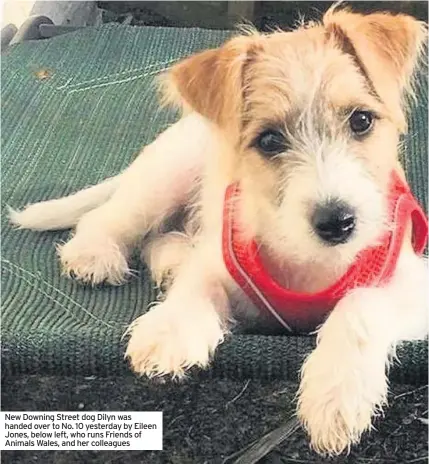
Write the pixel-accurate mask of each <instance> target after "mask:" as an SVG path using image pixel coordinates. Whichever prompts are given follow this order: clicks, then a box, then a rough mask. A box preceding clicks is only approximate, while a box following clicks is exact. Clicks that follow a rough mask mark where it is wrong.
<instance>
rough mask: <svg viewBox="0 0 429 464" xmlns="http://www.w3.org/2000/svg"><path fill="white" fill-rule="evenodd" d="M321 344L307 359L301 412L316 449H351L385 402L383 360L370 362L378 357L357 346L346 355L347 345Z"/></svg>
mask: <svg viewBox="0 0 429 464" xmlns="http://www.w3.org/2000/svg"><path fill="white" fill-rule="evenodd" d="M321 348H322V347H318V348H316V350H315V351H314V352H313V353H312V354H311V355H310V356H309V357H308V358H307V360H306V362H305V363H304V366H303V369H302V379H301V385H300V389H299V393H298V395H299V397H298V417H299V419H300V420H301V423H302V425H303V426H304V428H305V429H306V430H307V432H308V433H309V435H310V440H311V446H312V447H313V449H314V450H315V451H317V452H318V453H320V454H322V455H330V456H332V455H338V454H340V453H342V452H343V451H345V450H346V451H349V449H350V446H351V445H352V444H355V443H357V442H359V440H360V438H361V435H362V433H363V432H365V431H366V430H369V429H371V427H372V426H371V419H372V417H373V416H374V415H375V414H377V413H378V412H380V411H381V408H382V406H383V405H384V404H385V403H386V396H387V381H386V377H385V372H384V364H383V363H381V365H380V366H375V365H372V366H369V365H368V364H371V363H373V362H374V360H371V359H370V358H369V359H368V358H366V359H365V357H362V358H361V357H360V356H359V350H358V349H357V350H356V353H355V354H356V356H355V357H353V356H352V357H348V356H347V355H345V356H341V354H340V355H338V353H342V354H345V353H344V351H342V350H344V349H345V347H344V346H343V347H341V346H338V347H337V348H336V350H337V353H336V354H337V355H335V354H334V353H333V352H329V351H325V350H324V349H321ZM346 351H347V350H346ZM365 363H367V364H365ZM374 364H375V363H374Z"/></svg>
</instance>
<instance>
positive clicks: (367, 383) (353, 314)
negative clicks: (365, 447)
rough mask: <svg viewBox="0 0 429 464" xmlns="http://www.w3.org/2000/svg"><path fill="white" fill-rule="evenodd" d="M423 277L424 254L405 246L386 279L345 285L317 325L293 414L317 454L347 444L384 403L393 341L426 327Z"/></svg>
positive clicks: (331, 452) (419, 334)
mask: <svg viewBox="0 0 429 464" xmlns="http://www.w3.org/2000/svg"><path fill="white" fill-rule="evenodd" d="M427 278H428V272H427V263H426V261H425V260H424V259H423V258H419V257H417V256H416V255H415V254H414V253H413V252H412V251H407V252H404V253H402V255H401V257H400V261H399V264H398V268H397V270H396V272H395V274H394V276H393V278H392V280H391V282H390V283H389V284H388V285H386V286H385V287H380V288H362V289H357V290H355V291H353V292H351V293H350V294H349V295H347V296H346V297H345V298H343V299H342V300H341V301H340V302H339V303H338V305H337V307H336V308H335V309H334V311H333V312H332V313H331V314H330V316H329V318H328V320H327V321H326V322H325V324H324V325H323V326H322V327H321V328H320V330H319V332H318V337H317V348H316V349H315V350H314V351H313V353H311V354H310V356H309V357H308V358H307V360H306V361H305V363H304V366H303V368H302V380H301V385H300V389H299V399H298V415H299V417H300V419H301V422H302V423H303V425H304V426H305V428H306V429H307V430H308V432H309V434H310V437H311V444H312V446H313V447H314V449H315V450H316V451H318V452H319V453H325V454H329V455H335V454H339V453H341V452H342V451H344V450H345V449H346V450H349V448H350V445H351V444H353V443H357V442H358V441H359V440H360V437H361V435H362V433H363V432H365V431H366V430H370V429H371V419H372V417H373V416H374V415H377V414H379V413H380V412H381V411H382V407H383V406H384V405H386V404H387V393H388V381H387V370H388V367H389V364H390V361H391V359H392V357H393V355H394V352H395V347H396V345H397V343H398V342H399V341H400V340H404V339H408V340H410V339H419V338H424V337H425V335H426V334H427V331H428V324H427V318H428V309H429V308H428V297H427V291H426V290H425V283H424V282H425V281H426V282H427Z"/></svg>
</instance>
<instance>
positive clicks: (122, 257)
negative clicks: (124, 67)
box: [59, 114, 213, 284]
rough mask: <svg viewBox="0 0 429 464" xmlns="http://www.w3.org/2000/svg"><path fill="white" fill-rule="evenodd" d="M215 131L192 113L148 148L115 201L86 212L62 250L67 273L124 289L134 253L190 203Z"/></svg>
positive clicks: (127, 173) (122, 182)
mask: <svg viewBox="0 0 429 464" xmlns="http://www.w3.org/2000/svg"><path fill="white" fill-rule="evenodd" d="M211 133H212V132H211V129H210V127H209V125H208V124H207V123H206V121H205V120H204V119H203V118H202V117H200V116H198V115H196V114H191V115H189V116H187V117H184V118H183V119H181V120H180V121H178V122H177V123H176V124H174V125H173V126H171V127H170V128H168V129H167V130H166V131H165V132H163V133H162V134H161V135H160V136H159V137H158V138H157V139H156V140H155V141H154V142H153V143H152V144H150V145H148V146H147V147H146V148H145V149H144V150H143V152H142V153H141V154H140V155H139V157H138V158H137V159H136V160H135V161H134V162H133V163H132V164H131V165H130V167H129V168H128V169H127V170H125V171H124V172H123V173H122V174H121V176H120V182H119V184H118V186H117V188H116V190H115V191H114V192H113V194H112V196H111V197H110V198H109V199H108V200H107V201H106V202H105V203H104V204H102V205H101V206H100V207H98V208H96V209H94V210H92V211H90V212H88V213H86V214H85V215H84V216H83V217H82V218H81V220H80V221H79V223H78V225H77V228H76V234H75V235H74V237H73V238H72V239H71V240H70V241H69V242H67V243H66V244H65V245H63V246H61V247H59V255H60V259H61V262H62V265H63V269H64V271H65V272H66V273H67V274H71V275H73V276H74V277H76V278H77V279H80V280H82V281H86V282H91V283H94V284H95V283H99V282H102V281H107V282H109V283H111V284H119V283H121V282H122V281H123V280H124V278H125V277H126V276H127V274H129V272H130V271H129V268H128V264H127V258H128V254H129V251H130V248H131V247H132V246H133V245H135V244H136V243H137V242H138V241H139V239H141V238H143V237H144V236H145V235H146V234H147V233H148V232H149V231H150V230H151V229H152V228H154V227H158V225H159V224H160V223H161V222H162V221H164V220H165V219H166V218H167V217H169V216H170V215H171V214H172V213H174V211H175V210H177V209H178V208H180V207H181V206H182V205H183V204H185V203H186V202H187V201H188V198H189V196H190V194H191V192H192V189H193V188H194V187H195V184H196V182H197V179H198V177H199V176H200V175H201V171H202V169H203V166H204V159H205V156H206V155H207V148H205V147H206V146H207V147H209V148H210V147H211V146H213V143H211V142H210V140H211V138H213V137H212V136H211Z"/></svg>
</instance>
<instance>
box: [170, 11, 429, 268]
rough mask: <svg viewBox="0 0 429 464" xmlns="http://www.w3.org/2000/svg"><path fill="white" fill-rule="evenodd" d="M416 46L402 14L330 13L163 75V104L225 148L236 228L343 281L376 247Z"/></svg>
mask: <svg viewBox="0 0 429 464" xmlns="http://www.w3.org/2000/svg"><path fill="white" fill-rule="evenodd" d="M425 37H426V32H425V27H424V26H423V25H422V23H420V22H419V21H417V20H415V19H413V18H411V17H409V16H406V15H401V14H398V15H392V14H387V13H386V14H384V13H377V14H370V15H361V14H356V13H351V12H349V11H346V10H338V9H331V10H330V11H328V13H326V14H325V16H324V18H323V21H322V23H320V24H311V25H307V26H302V27H300V28H298V29H297V30H295V31H293V32H275V33H272V34H268V35H261V34H257V33H253V34H251V35H248V36H242V37H237V38H234V39H232V40H230V41H229V42H227V43H226V44H225V45H224V46H222V47H221V48H218V49H215V50H209V51H205V52H202V53H200V54H197V55H195V56H192V57H190V58H188V59H186V60H184V61H183V62H181V63H179V64H178V65H176V66H175V67H173V68H172V70H171V71H170V75H169V78H170V79H169V82H170V93H169V95H170V97H171V96H172V97H173V99H176V100H179V101H180V102H181V104H182V105H184V107H185V108H188V109H191V110H193V111H197V112H199V113H200V114H202V115H203V116H205V117H206V118H207V119H209V120H210V121H212V122H214V123H215V124H216V125H217V126H218V127H220V128H221V130H222V132H223V133H224V134H225V135H226V136H227V138H228V140H229V143H230V144H231V145H232V146H233V147H234V150H233V153H234V156H233V158H234V159H230V158H231V156H230V155H228V159H225V160H222V162H224V163H229V164H230V165H231V166H232V167H233V168H232V172H233V173H234V179H231V181H233V180H238V181H240V183H241V187H242V191H243V203H244V207H243V210H244V213H243V214H244V216H243V221H245V227H246V230H247V231H248V232H249V234H251V235H252V236H255V237H257V239H258V240H259V241H260V243H261V244H262V245H263V246H265V247H266V248H268V249H269V250H271V252H272V253H273V254H275V255H277V256H278V257H280V256H281V257H283V258H287V260H288V262H294V263H297V264H299V265H300V266H304V267H306V266H305V265H308V264H314V263H319V264H323V263H325V264H326V266H327V267H330V268H332V267H333V265H334V264H336V266H334V267H336V268H337V269H338V270H339V272H342V271H343V270H344V268H345V266H348V265H349V264H350V263H351V262H352V261H353V259H354V258H355V256H356V254H357V253H358V252H359V251H360V250H362V249H364V248H366V247H368V246H370V245H372V244H375V243H376V240H377V238H378V237H379V236H380V234H381V232H382V230H383V227H386V224H385V213H386V202H385V198H386V195H385V193H386V189H387V187H388V182H389V175H390V173H391V171H392V170H393V169H397V168H398V153H397V152H398V142H399V136H400V134H401V133H403V132H404V131H405V130H406V117H405V114H404V106H405V97H406V95H407V94H408V93H410V91H411V88H412V77H413V73H414V70H415V68H416V64H417V61H418V57H419V56H420V51H421V49H422V44H423V42H424V39H425ZM171 84H172V85H171ZM219 156H222V154H219Z"/></svg>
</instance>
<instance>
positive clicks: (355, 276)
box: [222, 172, 428, 332]
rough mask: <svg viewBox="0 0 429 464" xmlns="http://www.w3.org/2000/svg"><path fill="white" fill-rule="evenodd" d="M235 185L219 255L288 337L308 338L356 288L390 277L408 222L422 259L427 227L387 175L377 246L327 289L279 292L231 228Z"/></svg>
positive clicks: (252, 247)
mask: <svg viewBox="0 0 429 464" xmlns="http://www.w3.org/2000/svg"><path fill="white" fill-rule="evenodd" d="M239 195H240V186H239V184H238V183H235V184H231V185H230V186H229V187H228V188H227V190H226V193H225V203H224V212H223V233H222V252H223V259H224V262H225V265H226V267H227V269H228V271H229V273H230V274H231V276H232V278H233V279H234V280H235V281H236V283H237V284H238V285H239V286H240V287H241V289H242V290H243V291H244V292H245V293H246V294H247V295H248V297H249V298H250V299H251V300H252V301H253V303H254V304H255V305H256V306H257V307H258V308H259V309H261V310H263V311H268V312H269V313H270V314H271V315H272V316H273V317H274V318H275V319H276V320H277V321H278V322H279V323H280V324H281V325H282V326H283V327H284V328H286V329H287V330H288V331H289V332H310V331H312V330H314V329H315V328H316V327H317V326H318V325H320V324H321V323H322V322H323V320H324V319H325V317H326V316H327V314H328V313H329V312H330V311H331V310H332V309H333V307H334V306H335V304H336V303H337V302H338V301H339V300H340V299H341V298H342V297H343V296H344V295H345V294H346V293H347V292H348V291H350V290H352V289H353V288H356V287H364V286H365V287H368V286H371V287H374V286H380V285H382V284H384V283H386V282H387V281H388V280H389V279H390V278H391V276H392V274H393V272H394V270H395V267H396V263H397V261H398V256H399V252H400V249H401V245H402V242H403V240H404V235H405V230H406V225H407V223H408V220H409V219H410V218H411V221H412V227H413V229H412V230H413V232H412V241H413V247H414V250H415V252H416V253H417V254H422V253H423V251H424V249H425V246H426V243H427V238H428V221H427V218H426V215H425V214H424V212H423V210H422V209H421V208H420V206H419V205H418V203H417V201H416V199H415V198H414V196H413V194H412V193H411V191H410V188H409V187H408V185H407V184H406V182H404V181H403V180H402V179H401V178H400V177H399V175H398V174H397V173H396V172H394V173H393V174H392V184H391V187H390V190H389V219H390V222H391V224H393V225H394V227H392V228H391V230H389V231H388V232H386V233H385V234H384V235H383V237H382V238H381V241H380V244H379V245H376V246H373V247H370V248H368V249H366V250H363V251H362V252H361V253H360V254H359V255H358V257H357V259H356V261H355V263H353V264H352V265H351V266H350V267H349V269H348V270H347V271H346V272H345V274H344V275H343V276H342V277H340V278H339V280H337V281H336V282H335V283H334V284H333V285H331V286H330V287H328V288H326V289H324V290H322V291H319V292H316V293H304V292H294V291H291V290H288V289H287V288H284V287H282V286H281V285H280V284H279V283H278V282H277V281H276V280H275V279H274V278H273V277H272V276H271V275H270V274H269V273H268V271H267V269H266V268H265V266H264V265H263V263H262V259H261V256H260V254H259V251H258V246H257V243H256V242H255V241H254V240H251V241H248V242H245V241H244V240H243V239H242V234H240V229H239V226H238V224H237V214H236V210H237V203H238V198H239Z"/></svg>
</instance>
